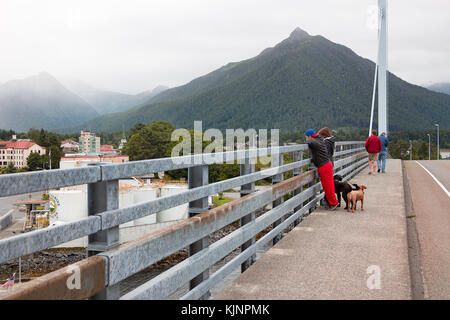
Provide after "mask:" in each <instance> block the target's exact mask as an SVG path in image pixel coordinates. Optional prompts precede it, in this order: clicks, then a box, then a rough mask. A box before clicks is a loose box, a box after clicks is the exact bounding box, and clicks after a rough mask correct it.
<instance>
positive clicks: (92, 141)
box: [79, 130, 100, 153]
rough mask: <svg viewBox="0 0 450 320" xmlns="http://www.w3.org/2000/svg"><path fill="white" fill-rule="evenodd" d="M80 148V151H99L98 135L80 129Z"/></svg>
mask: <svg viewBox="0 0 450 320" xmlns="http://www.w3.org/2000/svg"><path fill="white" fill-rule="evenodd" d="M79 142H80V148H79V152H81V153H91V152H95V153H100V137H97V136H95V134H94V133H92V132H91V131H89V130H87V131H81V134H80V139H79Z"/></svg>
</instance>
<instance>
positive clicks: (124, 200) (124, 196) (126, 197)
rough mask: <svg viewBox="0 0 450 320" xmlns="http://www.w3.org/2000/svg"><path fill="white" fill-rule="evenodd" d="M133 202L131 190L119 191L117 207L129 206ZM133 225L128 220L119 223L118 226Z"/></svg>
mask: <svg viewBox="0 0 450 320" xmlns="http://www.w3.org/2000/svg"><path fill="white" fill-rule="evenodd" d="M133 204H134V199H133V192H132V191H123V190H120V191H119V209H122V208H126V207H130V206H132V205H133ZM132 226H134V222H133V221H128V222H125V223H123V224H121V225H120V226H119V227H121V228H123V227H132Z"/></svg>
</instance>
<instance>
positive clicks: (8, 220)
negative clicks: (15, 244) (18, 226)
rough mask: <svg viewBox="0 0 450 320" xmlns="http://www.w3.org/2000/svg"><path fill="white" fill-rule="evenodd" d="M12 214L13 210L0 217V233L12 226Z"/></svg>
mask: <svg viewBox="0 0 450 320" xmlns="http://www.w3.org/2000/svg"><path fill="white" fill-rule="evenodd" d="M12 213H13V210H9V211H8V213H7V214H5V215H4V216H2V217H0V231H1V230H3V229H6V228H8V227H9V226H10V225H11V224H12V220H13V219H12Z"/></svg>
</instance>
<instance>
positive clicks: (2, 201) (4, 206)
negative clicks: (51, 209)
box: [0, 192, 42, 219]
mask: <svg viewBox="0 0 450 320" xmlns="http://www.w3.org/2000/svg"><path fill="white" fill-rule="evenodd" d="M28 195H29V194H21V195H17V196H11V197H4V198H0V217H1V216H3V215H5V214H6V213H8V212H9V211H10V210H11V209H14V212H13V219H19V218H22V217H23V215H24V214H23V212H20V211H19V210H17V207H16V206H14V205H13V203H14V202H16V201H19V200H26V199H28ZM31 195H32V197H33V199H41V196H42V192H35V193H31Z"/></svg>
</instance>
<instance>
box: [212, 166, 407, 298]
mask: <svg viewBox="0 0 450 320" xmlns="http://www.w3.org/2000/svg"><path fill="white" fill-rule="evenodd" d="M386 167H387V172H386V173H385V174H377V175H375V176H372V175H368V174H367V173H368V169H367V168H366V169H365V170H363V171H362V172H361V173H360V174H359V175H357V176H356V177H355V178H353V179H352V180H351V182H353V183H358V184H363V185H365V186H367V187H368V189H367V190H366V193H365V202H364V204H365V205H364V207H365V211H360V204H359V203H358V210H357V211H356V212H355V213H351V212H350V213H347V211H346V210H344V207H341V208H339V209H338V210H337V211H335V212H330V211H326V210H324V209H318V210H316V211H315V212H313V213H312V214H311V215H309V216H308V217H307V218H306V219H305V220H304V221H303V222H302V223H301V224H299V225H298V226H297V227H296V228H294V229H293V230H292V231H291V232H289V233H288V234H287V235H286V236H285V237H284V238H283V239H282V240H281V241H280V242H278V243H277V245H275V246H274V247H273V248H271V249H270V250H269V251H268V252H267V253H266V254H265V255H264V256H263V257H261V258H260V259H259V260H258V261H256V263H255V264H253V265H252V266H251V267H250V268H249V269H248V270H247V271H246V272H245V273H243V274H242V275H240V276H239V278H237V279H236V280H235V281H234V282H233V283H231V284H230V285H229V286H228V287H227V288H225V289H224V290H223V291H222V292H221V293H220V294H219V295H218V296H217V297H216V299H410V298H411V293H410V291H411V290H410V275H409V264H408V247H407V238H406V222H405V205H404V193H403V178H402V168H401V161H400V160H388V162H387V166H386ZM371 266H378V267H379V270H380V289H369V288H368V286H367V282H368V279H369V278H370V279H373V278H375V275H374V274H373V270H372V271H371V273H368V268H369V267H371ZM372 268H375V269H376V268H377V267H372ZM369 270H371V269H369Z"/></svg>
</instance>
